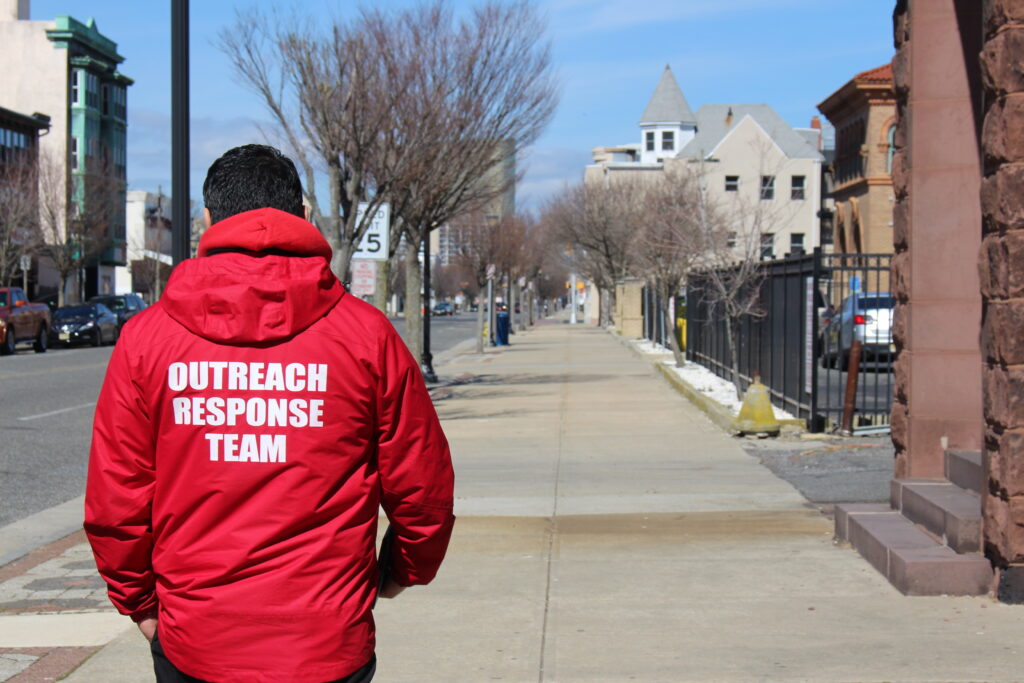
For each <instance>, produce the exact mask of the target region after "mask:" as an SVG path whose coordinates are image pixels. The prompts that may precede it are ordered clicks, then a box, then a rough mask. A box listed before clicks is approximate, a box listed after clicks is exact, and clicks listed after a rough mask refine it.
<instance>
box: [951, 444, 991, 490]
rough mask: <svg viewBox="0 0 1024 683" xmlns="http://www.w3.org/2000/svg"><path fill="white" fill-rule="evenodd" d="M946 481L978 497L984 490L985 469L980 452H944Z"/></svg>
mask: <svg viewBox="0 0 1024 683" xmlns="http://www.w3.org/2000/svg"><path fill="white" fill-rule="evenodd" d="M946 479H949V480H950V481H951V482H952V483H954V484H956V485H957V486H959V487H960V488H962V489H967V490H968V491H974V492H975V493H977V494H978V495H981V492H982V491H984V490H985V467H984V465H982V462H981V451H958V450H947V451H946Z"/></svg>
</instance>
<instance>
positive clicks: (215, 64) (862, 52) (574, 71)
mask: <svg viewBox="0 0 1024 683" xmlns="http://www.w3.org/2000/svg"><path fill="white" fill-rule="evenodd" d="M412 3H413V0H377V1H376V2H374V3H373V4H374V5H376V6H381V7H400V6H407V5H410V4H412ZM292 4H294V5H295V6H296V7H299V8H302V10H303V11H304V12H309V13H311V14H318V15H331V14H340V15H341V16H345V15H347V14H351V13H353V12H354V11H355V10H356V8H357V7H358V6H359V3H358V2H349V1H347V0H306V1H305V2H301V3H300V2H288V1H287V0H278V1H277V2H271V1H270V0H263V1H253V0H248V1H245V2H239V3H233V2H229V1H225V0H212V1H208V2H203V1H202V0H199V1H197V0H193V1H192V2H191V40H192V46H191V60H192V83H191V96H192V188H193V189H192V196H193V199H196V198H198V197H199V194H200V193H199V190H200V188H201V186H202V179H203V177H204V175H205V173H206V168H207V167H208V166H209V164H210V162H211V161H213V159H215V158H216V157H217V156H218V155H219V154H220V153H221V152H223V151H224V150H226V149H228V148H229V147H232V146H234V145H237V144H242V143H245V142H252V141H262V140H264V137H263V135H262V134H261V131H260V124H261V123H264V122H266V121H267V116H266V114H265V113H264V110H263V108H262V105H261V104H260V102H259V101H258V100H256V99H255V97H254V96H253V95H251V94H250V93H249V92H248V91H247V90H246V89H245V88H244V87H242V86H241V85H240V84H238V83H237V79H236V78H235V76H234V75H233V74H232V72H231V69H230V66H229V65H228V63H227V60H226V58H225V56H224V55H223V53H221V52H220V51H219V50H218V49H217V34H218V32H219V31H220V30H221V29H222V28H224V27H226V26H229V25H230V24H231V23H232V20H233V17H234V12H235V7H239V8H241V9H245V8H249V7H254V6H259V7H266V8H270V7H273V6H278V7H289V6H290V5H292ZM473 4H474V2H473V1H472V0H453V1H452V5H453V6H454V7H455V8H456V9H463V8H468V7H471V6H472V5H473ZM893 5H894V1H893V0H861V1H860V2H828V1H825V2H823V1H822V0H641V1H639V2H638V1H636V0H536V6H537V7H538V9H539V10H540V11H541V13H542V14H543V15H544V16H545V17H546V18H547V21H548V30H549V37H550V40H551V43H552V49H553V56H554V66H555V70H556V74H557V76H558V79H559V82H560V84H561V88H562V92H561V103H560V106H559V109H558V112H557V114H556V115H555V118H554V119H553V121H552V122H551V125H550V126H549V127H548V129H547V131H546V132H545V134H544V136H543V137H542V138H541V139H540V140H539V141H538V142H537V144H536V145H535V146H534V147H533V148H532V149H531V150H529V153H528V154H527V155H526V158H525V160H524V163H525V166H526V177H525V179H524V181H523V183H522V185H521V186H520V187H519V189H518V197H519V201H520V203H521V205H523V206H525V207H527V208H530V207H536V206H538V205H539V204H540V203H541V202H543V201H544V200H545V199H546V198H547V197H549V196H551V194H553V193H557V192H558V191H559V189H560V188H562V187H563V186H564V184H565V183H566V182H575V181H577V180H579V179H580V178H581V176H582V172H583V167H584V165H586V164H587V163H588V162H589V161H590V149H591V148H592V147H595V146H597V145H610V144H621V143H625V142H634V141H637V142H638V141H639V135H640V134H639V128H638V127H637V121H638V120H639V118H640V115H641V113H642V112H643V109H644V107H645V105H646V104H647V100H648V98H649V97H650V95H651V92H652V91H653V89H654V86H655V85H656V84H657V82H658V78H659V77H660V76H661V72H662V70H663V69H664V68H665V65H666V64H669V65H671V67H672V71H673V72H674V73H675V75H676V78H677V80H678V81H679V84H680V86H681V87H682V89H683V92H684V94H685V95H686V98H687V100H688V101H689V103H690V106H691V108H693V109H694V110H695V111H696V110H697V109H698V108H699V107H700V106H701V105H703V104H714V103H755V102H757V103H767V104H769V105H771V106H772V107H773V108H774V109H775V110H776V111H777V112H778V113H779V114H780V115H781V116H782V118H784V119H785V120H786V121H788V122H789V123H790V124H792V125H794V126H807V125H808V124H809V123H810V119H811V116H813V115H814V114H816V113H817V110H816V108H815V105H817V103H819V102H821V101H822V100H823V99H825V97H827V96H828V95H829V94H830V93H832V92H833V91H834V90H836V89H837V88H838V87H839V86H841V85H842V84H843V83H845V82H846V81H847V80H849V79H850V78H851V77H852V76H853V75H854V74H856V73H858V72H860V71H865V70H867V69H870V68H874V67H876V66H879V65H881V64H883V63H885V62H887V61H889V60H890V59H891V58H892V54H893V46H892V18H891V17H892V9H893ZM57 14H70V15H72V16H73V17H75V18H77V19H80V20H82V21H84V20H86V19H88V18H89V17H94V18H95V19H96V23H97V25H98V27H99V29H100V31H102V32H103V33H104V34H105V35H106V36H108V37H109V38H111V39H112V40H114V41H116V42H117V44H118V50H119V51H120V53H121V54H122V55H123V56H124V57H125V62H124V64H123V65H122V71H123V72H124V73H125V74H127V75H128V76H130V77H131V78H133V79H135V85H134V86H132V88H131V89H130V90H129V100H128V101H129V126H128V144H129V151H128V182H129V185H130V187H131V188H132V189H144V190H151V191H155V190H156V188H157V186H158V185H161V186H162V187H163V190H164V192H168V191H169V188H170V169H171V159H170V23H169V22H170V19H169V17H170V2H169V0H163V1H159V0H143V1H140V0H32V18H33V19H37V20H46V19H52V18H53V17H54V16H55V15H57Z"/></svg>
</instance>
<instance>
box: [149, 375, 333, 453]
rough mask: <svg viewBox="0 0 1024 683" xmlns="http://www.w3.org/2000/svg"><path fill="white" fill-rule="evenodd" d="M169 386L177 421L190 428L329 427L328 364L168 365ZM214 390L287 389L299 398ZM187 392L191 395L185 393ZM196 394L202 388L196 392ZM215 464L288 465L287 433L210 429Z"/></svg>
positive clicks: (208, 440) (254, 390) (286, 390)
mask: <svg viewBox="0 0 1024 683" xmlns="http://www.w3.org/2000/svg"><path fill="white" fill-rule="evenodd" d="M167 387H168V388H169V389H170V390H171V391H173V392H176V393H178V394H179V395H177V396H174V397H172V398H171V412H172V415H173V419H174V424H175V425H180V426H190V427H221V426H227V427H260V428H275V427H277V428H280V427H285V428H291V429H304V428H312V427H323V426H324V399H322V398H310V397H309V396H308V394H310V393H322V392H326V391H327V364H326V363H306V364H303V363H287V364H285V363H258V362H250V363H243V362H239V361H189V362H187V363H185V362H176V363H171V364H170V365H169V366H168V367H167ZM211 391H244V392H247V393H249V392H264V391H273V392H288V393H291V394H305V395H304V396H298V397H294V398H264V397H261V396H249V397H246V398H242V397H239V396H221V395H213V396H211V395H209V392H211ZM183 392H188V395H180V394H182V393H183ZM193 392H202V395H195V394H194V393H193ZM204 437H205V438H206V440H207V442H208V444H209V455H210V460H211V461H212V462H238V463H248V462H254V463H283V462H286V461H287V444H288V440H287V437H286V435H285V434H264V433H261V434H252V433H219V432H218V433H205V434H204Z"/></svg>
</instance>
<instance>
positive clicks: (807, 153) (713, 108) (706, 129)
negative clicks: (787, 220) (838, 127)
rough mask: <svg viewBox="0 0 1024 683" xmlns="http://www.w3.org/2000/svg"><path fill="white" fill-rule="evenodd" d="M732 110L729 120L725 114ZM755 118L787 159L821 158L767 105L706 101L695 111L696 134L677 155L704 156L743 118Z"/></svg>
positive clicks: (803, 137)
mask: <svg viewBox="0 0 1024 683" xmlns="http://www.w3.org/2000/svg"><path fill="white" fill-rule="evenodd" d="M730 110H732V119H731V120H730V122H729V123H728V124H727V123H726V117H727V115H728V113H729V111H730ZM747 116H749V117H751V118H752V119H754V121H756V122H757V123H758V124H760V126H761V127H762V128H764V129H765V131H766V132H767V133H768V135H770V136H771V138H772V140H773V141H774V142H775V144H776V145H778V146H779V149H781V150H782V153H783V154H785V155H786V156H787V157H789V158H790V159H819V160H820V159H822V158H823V157H822V156H821V153H820V152H819V151H818V149H817V145H816V144H812V143H811V141H810V140H809V139H808V137H807V136H804V135H802V134H801V133H799V132H797V131H796V130H794V129H793V127H792V126H790V125H789V124H788V123H786V122H785V121H783V120H782V118H781V117H780V116H779V115H778V114H776V113H775V110H774V109H772V108H771V107H769V106H768V105H767V104H705V105H704V106H703V107H701V108H700V109H698V110H697V135H696V136H695V137H694V138H693V139H692V140H690V142H688V143H687V144H686V146H685V147H683V148H682V149H681V150H679V154H677V155H676V156H677V157H680V158H698V157H706V156H707V155H708V154H710V153H711V151H712V150H713V149H714V148H715V147H717V146H718V143H720V142H721V141H722V139H723V138H725V136H726V135H727V134H728V133H729V132H730V131H731V130H732V129H733V128H735V127H736V125H737V124H739V122H740V121H742V120H743V119H744V118H745V117H747Z"/></svg>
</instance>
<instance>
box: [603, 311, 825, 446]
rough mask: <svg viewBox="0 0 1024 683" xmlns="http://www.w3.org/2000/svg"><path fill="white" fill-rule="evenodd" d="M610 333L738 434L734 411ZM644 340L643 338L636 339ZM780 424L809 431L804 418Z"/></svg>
mask: <svg viewBox="0 0 1024 683" xmlns="http://www.w3.org/2000/svg"><path fill="white" fill-rule="evenodd" d="M608 332H609V334H611V335H612V337H614V338H615V339H617V340H618V341H619V343H620V344H622V345H623V346H625V347H626V348H627V349H629V350H630V352H632V353H633V354H634V355H635V356H637V357H639V358H642V359H643V360H645V361H647V363H648V365H652V366H654V368H655V369H657V371H658V373H659V374H661V376H662V377H664V378H665V379H666V380H667V381H668V383H669V385H670V386H671V387H672V388H673V389H675V390H676V391H677V392H679V393H680V394H682V395H683V396H684V397H685V398H686V399H687V400H688V401H690V403H692V404H693V405H695V406H696V407H697V408H698V409H700V411H701V412H703V413H704V414H705V415H707V416H708V419H710V420H711V421H712V422H713V423H715V425H717V426H718V427H719V428H720V429H722V430H723V431H726V432H728V433H730V434H737V433H739V432H740V429H739V428H738V426H737V423H736V418H735V417H734V416H733V414H732V411H730V410H729V409H728V408H726V407H725V406H723V405H722V404H721V403H719V402H718V401H716V400H714V399H713V398H710V397H709V396H706V395H705V394H702V393H701V392H699V391H697V389H696V388H694V387H693V385H691V384H690V383H689V382H687V381H686V380H684V379H683V378H682V377H680V376H679V375H677V374H676V373H674V372H672V368H670V367H668V366H667V365H665V364H664V363H662V362H661V359H660V358H657V357H652V356H651V355H650V354H646V353H642V352H641V351H639V350H638V349H637V348H636V347H635V346H634V345H633V344H631V343H630V342H631V341H634V340H631V339H626V338H625V337H623V336H622V335H621V334H619V333H618V332H617V331H616V330H614V329H612V328H608ZM635 341H642V340H639V339H638V340H635ZM778 422H779V426H780V427H782V428H783V429H784V430H785V431H787V432H789V433H798V432H805V431H807V424H806V423H805V421H804V420H800V419H795V420H779V421H778Z"/></svg>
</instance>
